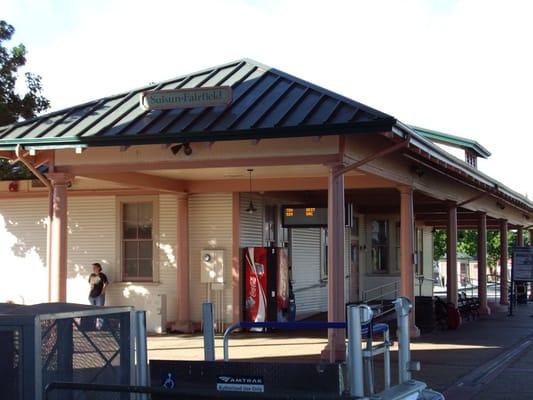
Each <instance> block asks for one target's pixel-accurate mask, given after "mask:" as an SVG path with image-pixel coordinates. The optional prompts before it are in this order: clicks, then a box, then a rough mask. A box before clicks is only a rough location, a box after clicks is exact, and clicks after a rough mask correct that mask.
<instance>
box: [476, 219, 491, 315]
mask: <svg viewBox="0 0 533 400" xmlns="http://www.w3.org/2000/svg"><path fill="white" fill-rule="evenodd" d="M477 281H478V297H479V312H480V313H481V314H483V315H490V308H489V306H488V303H487V214H486V213H484V212H480V213H479V221H478V234H477Z"/></svg>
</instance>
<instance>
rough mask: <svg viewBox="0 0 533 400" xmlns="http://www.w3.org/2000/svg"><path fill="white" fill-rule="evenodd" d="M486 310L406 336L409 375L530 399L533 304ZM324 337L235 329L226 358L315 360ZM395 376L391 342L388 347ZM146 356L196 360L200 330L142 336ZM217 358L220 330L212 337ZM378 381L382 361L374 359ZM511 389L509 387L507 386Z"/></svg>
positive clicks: (467, 391) (438, 386)
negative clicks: (510, 310)
mask: <svg viewBox="0 0 533 400" xmlns="http://www.w3.org/2000/svg"><path fill="white" fill-rule="evenodd" d="M493 310H494V312H493V314H492V315H490V316H483V317H479V318H478V319H476V320H473V321H465V322H464V323H463V325H462V326H461V327H460V328H459V329H457V330H440V329H436V330H434V331H433V332H431V333H426V334H424V335H423V336H421V337H420V338H417V339H413V341H412V342H411V350H412V359H413V360H417V361H420V362H421V365H422V369H421V371H419V372H414V373H413V378H414V379H417V380H420V381H423V382H426V383H427V384H428V386H429V387H431V388H433V389H435V390H438V391H442V392H444V394H445V395H446V398H447V399H488V400H491V399H509V398H511V397H510V396H512V398H513V399H532V398H533V385H532V384H531V376H533V375H532V374H533V318H532V317H531V315H533V304H531V303H530V304H527V305H519V306H518V307H516V308H515V309H514V316H513V317H509V316H507V312H506V310H505V309H503V308H499V307H494V308H493ZM326 342H327V334H326V332H325V331H289V332H271V333H248V332H244V333H236V334H235V335H233V336H232V338H231V341H230V349H231V359H232V360H252V359H255V360H258V361H276V362H284V361H285V362H302V363H305V362H319V361H320V356H319V355H320V352H321V350H322V349H323V348H324V346H325V344H326ZM392 350H393V351H392V366H393V370H392V377H393V381H394V380H395V379H396V376H397V373H396V371H395V369H394V367H395V365H396V354H397V353H396V350H397V348H396V347H393V349H392ZM148 356H149V358H152V359H159V360H162V359H167V360H202V359H203V340H202V336H201V335H196V334H195V335H183V334H180V335H160V336H150V337H149V338H148ZM216 357H217V359H219V360H221V359H222V358H223V354H222V336H217V338H216ZM374 368H375V370H376V373H375V377H376V385H377V387H379V386H380V384H381V382H379V379H380V377H381V375H382V374H381V368H382V363H381V362H380V360H379V357H378V359H377V360H376V361H375V363H374ZM510 390H512V392H510Z"/></svg>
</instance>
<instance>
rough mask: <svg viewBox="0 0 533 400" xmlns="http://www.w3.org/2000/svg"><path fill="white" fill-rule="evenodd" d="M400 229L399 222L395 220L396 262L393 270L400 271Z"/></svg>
mask: <svg viewBox="0 0 533 400" xmlns="http://www.w3.org/2000/svg"><path fill="white" fill-rule="evenodd" d="M400 235H401V229H400V223H399V222H396V264H395V265H394V267H393V270H394V272H400V265H402V258H401V257H402V253H401V251H402V247H401V237H400Z"/></svg>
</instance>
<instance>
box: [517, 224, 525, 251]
mask: <svg viewBox="0 0 533 400" xmlns="http://www.w3.org/2000/svg"><path fill="white" fill-rule="evenodd" d="M516 245H517V246H520V247H523V246H524V228H523V227H521V226H519V227H518V229H517V230H516Z"/></svg>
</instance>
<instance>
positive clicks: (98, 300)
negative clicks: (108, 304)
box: [89, 294, 105, 307]
mask: <svg viewBox="0 0 533 400" xmlns="http://www.w3.org/2000/svg"><path fill="white" fill-rule="evenodd" d="M104 303H105V294H101V295H100V296H98V297H91V296H89V304H91V305H93V306H99V307H102V306H103V305H104Z"/></svg>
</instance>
